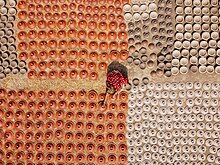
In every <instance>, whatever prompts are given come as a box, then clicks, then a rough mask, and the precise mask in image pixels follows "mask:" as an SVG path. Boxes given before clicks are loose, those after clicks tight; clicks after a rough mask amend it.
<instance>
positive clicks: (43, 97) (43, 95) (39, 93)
mask: <svg viewBox="0 0 220 165" xmlns="http://www.w3.org/2000/svg"><path fill="white" fill-rule="evenodd" d="M38 98H39V99H40V100H44V99H45V98H46V93H45V92H44V91H40V92H38Z"/></svg>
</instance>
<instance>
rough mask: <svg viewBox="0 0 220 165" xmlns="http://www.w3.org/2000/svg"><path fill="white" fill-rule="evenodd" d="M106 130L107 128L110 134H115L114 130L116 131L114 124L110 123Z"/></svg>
mask: <svg viewBox="0 0 220 165" xmlns="http://www.w3.org/2000/svg"><path fill="white" fill-rule="evenodd" d="M106 128H107V130H108V131H109V132H114V130H115V126H114V124H113V123H109V124H108V125H107V126H106Z"/></svg>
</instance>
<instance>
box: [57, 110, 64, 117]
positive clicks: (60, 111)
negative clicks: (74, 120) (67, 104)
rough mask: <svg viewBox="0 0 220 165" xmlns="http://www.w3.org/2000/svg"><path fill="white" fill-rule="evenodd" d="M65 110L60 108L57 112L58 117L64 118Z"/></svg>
mask: <svg viewBox="0 0 220 165" xmlns="http://www.w3.org/2000/svg"><path fill="white" fill-rule="evenodd" d="M64 114H65V113H64V111H63V110H58V111H57V112H56V117H57V118H58V119H62V118H63V117H64Z"/></svg>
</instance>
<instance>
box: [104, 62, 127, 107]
mask: <svg viewBox="0 0 220 165" xmlns="http://www.w3.org/2000/svg"><path fill="white" fill-rule="evenodd" d="M126 84H128V70H127V68H126V67H125V66H124V65H122V64H120V63H119V62H118V61H113V62H112V63H111V64H110V65H109V66H108V70H107V80H106V94H105V98H104V100H103V101H102V104H103V105H105V102H106V98H107V97H108V95H110V94H111V95H115V93H117V92H118V91H120V90H121V89H122V86H123V85H126Z"/></svg>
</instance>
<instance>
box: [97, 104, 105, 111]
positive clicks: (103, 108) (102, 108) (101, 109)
mask: <svg viewBox="0 0 220 165" xmlns="http://www.w3.org/2000/svg"><path fill="white" fill-rule="evenodd" d="M98 109H99V110H100V111H106V110H107V105H106V104H105V105H103V104H102V103H99V106H98Z"/></svg>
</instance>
